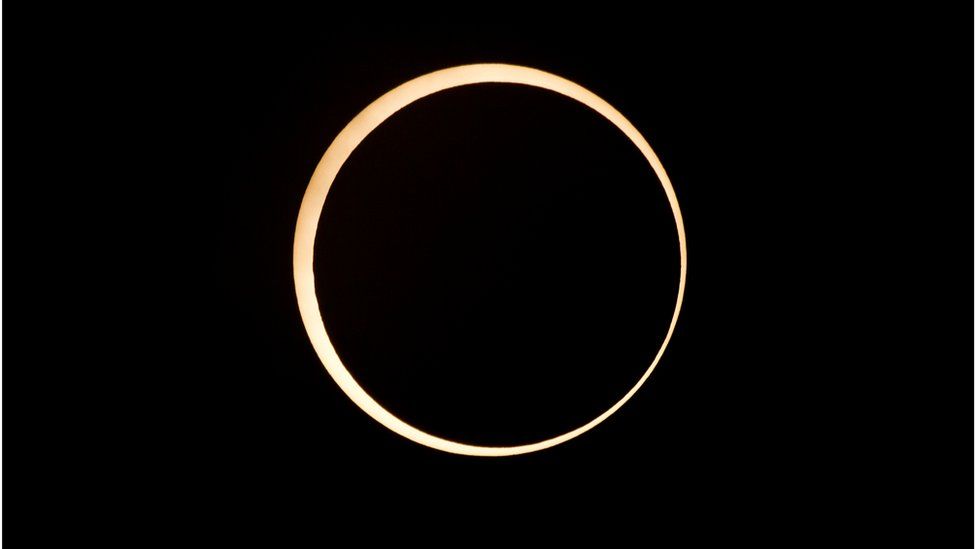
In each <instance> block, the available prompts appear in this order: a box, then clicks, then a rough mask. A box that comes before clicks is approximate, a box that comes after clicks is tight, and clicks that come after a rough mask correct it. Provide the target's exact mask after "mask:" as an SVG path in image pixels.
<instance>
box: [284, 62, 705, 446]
mask: <svg viewBox="0 0 976 549" xmlns="http://www.w3.org/2000/svg"><path fill="white" fill-rule="evenodd" d="M482 83H507V84H523V85H526V86H533V87H536V88H542V89H546V90H550V91H553V92H556V93H559V94H561V95H564V96H566V97H569V98H571V99H575V100H576V101H579V102H580V103H582V104H584V105H586V106H587V107H590V108H591V109H593V110H594V111H596V112H597V113H599V114H600V115H602V116H603V117H604V118H606V119H607V120H609V121H610V122H611V123H613V125H614V126H616V127H617V128H618V129H619V130H620V131H622V132H623V133H624V135H626V136H627V137H628V138H629V139H630V140H631V141H632V142H633V143H634V145H636V146H637V148H638V149H639V150H640V152H641V153H642V154H643V155H644V157H645V158H646V159H647V162H648V164H650V166H651V168H652V169H653V170H654V173H656V174H657V177H658V179H660V181H661V185H662V186H663V187H664V191H665V193H666V194H667V197H668V202H669V203H670V204H671V211H672V212H673V213H674V221H675V225H676V226H677V228H678V243H679V246H680V255H681V276H680V280H679V282H678V295H677V299H676V300H675V305H674V313H673V315H672V317H671V325H670V326H669V327H668V333H667V335H666V336H665V338H664V342H663V343H662V344H661V348H660V349H659V350H658V352H657V354H656V355H655V356H654V360H653V361H652V362H651V365H650V366H649V367H648V368H647V370H646V371H645V372H644V374H643V375H642V376H641V378H640V380H638V381H637V384H636V385H634V386H633V388H631V389H630V391H628V392H627V394H625V395H624V396H623V398H621V399H620V400H618V401H617V403H616V404H614V405H613V406H611V407H610V408H609V409H608V410H606V411H605V412H603V413H602V414H600V415H599V416H597V417H596V418H594V419H592V420H590V421H589V422H588V423H586V424H585V425H582V426H580V427H577V428H576V429H573V430H572V431H569V432H566V433H563V434H561V435H558V436H555V437H552V438H548V439H545V440H540V441H538V442H534V443H531V444H524V445H519V446H477V445H473V444H463V443H460V442H455V441H452V440H448V439H445V438H440V437H437V436H434V435H431V434H430V433H427V432H424V431H421V430H420V429H417V428H416V427H414V426H412V425H410V424H408V423H406V422H404V421H403V420H401V419H400V418H398V417H397V416H395V415H393V414H392V413H391V412H390V411H388V410H387V409H386V408H383V407H382V406H381V405H380V404H379V403H378V402H376V401H375V400H373V398H372V397H371V396H369V394H367V393H366V391H365V390H364V389H363V388H362V387H361V386H360V385H359V384H358V383H357V382H356V380H355V379H354V378H353V376H352V374H350V373H349V370H347V369H346V367H345V365H343V363H342V361H341V360H340V359H339V355H338V354H337V353H336V350H335V347H334V346H333V345H332V341H331V340H330V339H329V335H328V333H327V332H326V330H325V323H324V321H323V320H322V314H321V310H320V309H319V302H318V298H317V297H316V295H315V273H314V272H313V268H312V267H313V253H314V248H315V233H316V231H317V229H318V225H319V218H320V217H321V215H322V208H323V206H324V205H325V199H326V196H327V195H328V193H329V188H330V187H331V186H332V182H333V181H335V178H336V175H337V174H338V173H339V170H340V169H341V168H342V165H343V163H345V161H346V160H347V159H348V158H349V155H351V154H352V152H353V150H355V149H356V147H357V146H359V144H360V143H362V141H363V139H365V138H366V136H367V135H369V134H370V132H372V131H373V130H374V129H376V128H377V127H378V126H379V125H380V124H382V123H383V122H384V121H385V120H386V119H387V118H389V117H390V116H392V115H393V114H394V113H396V112H397V111H399V110H400V109H402V108H404V107H406V106H407V105H409V104H411V103H413V102H414V101H417V100H418V99H421V98H423V97H426V96H428V95H431V94H434V93H437V92H440V91H443V90H447V89H450V88H456V87H459V86H468V85H471V84H482ZM294 270H295V291H296V294H297V296H298V308H299V311H300V313H301V315H302V321H303V322H304V323H305V330H306V331H307V332H308V337H309V339H310V340H311V341H312V346H313V347H314V348H315V352H316V353H317V354H318V356H319V359H320V360H321V361H322V364H323V365H325V369H326V371H328V372H329V375H331V376H332V379H334V380H335V382H336V383H337V384H338V385H339V388H340V389H342V391H343V392H344V393H345V394H346V396H348V397H349V398H350V399H352V401H353V402H354V403H356V405H357V406H359V407H360V408H362V410H363V411H364V412H366V413H367V414H369V416H370V417H372V418H373V419H375V420H376V421H378V422H380V423H381V424H382V425H383V426H385V427H387V428H388V429H390V430H391V431H393V432H395V433H397V434H398V435H401V436H403V437H405V438H408V439H410V440H412V441H414V442H416V443H419V444H423V445H424V446H428V447H430V448H434V449H437V450H441V451H444V452H450V453H454V454H464V455H470V456H512V455H517V454H526V453H529V452H535V451H538V450H544V449H546V448H551V447H553V446H556V445H557V444H561V443H563V442H566V441H567V440H570V439H573V438H575V437H578V436H579V435H581V434H583V433H585V432H587V431H589V430H590V429H592V428H594V427H596V426H597V425H599V424H600V423H601V422H603V420H605V419H607V418H608V417H610V415H611V414H613V413H614V412H616V411H617V410H619V409H620V407H621V406H623V405H624V403H626V402H627V401H628V400H630V398H631V397H632V396H634V393H636V392H637V390H638V389H640V388H641V386H642V385H643V384H644V382H645V381H647V378H648V376H650V375H651V372H652V371H653V370H654V367H655V366H657V363H658V362H659V361H660V360H661V356H662V355H663V354H664V349H665V348H666V347H667V346H668V342H669V341H670V340H671V335H672V334H673V333H674V327H675V324H676V323H677V322H678V312H679V311H680V310H681V301H682V298H683V296H684V290H685V278H686V272H687V250H686V244H685V228H684V222H683V221H682V218H681V210H680V209H679V207H678V199H677V197H676V196H675V194H674V188H673V187H672V186H671V180H670V179H668V174H667V173H666V172H665V171H664V166H662V165H661V161H660V160H659V159H658V157H657V155H656V154H654V151H653V150H652V149H651V146H650V145H649V144H648V143H647V140H646V139H644V137H643V136H642V135H641V134H640V132H638V131H637V128H635V127H634V125H633V124H631V123H630V121H628V120H627V119H626V118H625V117H624V115H622V114H620V112H618V111H617V110H616V109H614V108H613V107H612V106H611V105H610V104H609V103H607V102H606V101H604V100H603V99H601V98H600V97H598V96H597V95H596V94H594V93H593V92H591V91H589V90H587V89H586V88H583V87H582V86H580V85H578V84H576V83H574V82H571V81H569V80H566V79H565V78H562V77H559V76H556V75H554V74H551V73H548V72H544V71H541V70H538V69H533V68H529V67H522V66H517V65H506V64H497V63H490V64H476V65H462V66H458V67H451V68H448V69H443V70H439V71H435V72H431V73H428V74H425V75H423V76H420V77H417V78H414V79H413V80H410V81H409V82H406V83H404V84H401V85H400V86H397V87H396V88H394V89H392V90H390V91H389V92H387V93H386V94H384V95H383V96H381V97H380V98H379V99H377V100H376V101H373V102H372V103H371V104H370V105H369V106H367V107H366V108H365V109H363V111H362V112H360V113H359V114H358V115H356V117H355V118H353V119H352V121H351V122H349V124H347V125H346V127H345V128H343V130H342V131H341V132H339V135H337V136H336V138H335V140H334V141H333V142H332V144H331V145H330V146H329V148H328V149H327V150H326V151H325V154H324V155H323V156H322V159H321V160H320V161H319V164H318V166H317V167H316V168H315V172H314V173H313V174H312V179H311V180H310V181H309V183H308V188H307V189H306V190H305V196H304V198H303V199H302V205H301V209H300V210H299V212H298V224H297V227H296V229H295V247H294Z"/></svg>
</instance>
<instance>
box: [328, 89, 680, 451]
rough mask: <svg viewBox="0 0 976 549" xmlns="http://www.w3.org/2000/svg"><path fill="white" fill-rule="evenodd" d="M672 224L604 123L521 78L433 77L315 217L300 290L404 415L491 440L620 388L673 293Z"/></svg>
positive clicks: (524, 431) (348, 361)
mask: <svg viewBox="0 0 976 549" xmlns="http://www.w3.org/2000/svg"><path fill="white" fill-rule="evenodd" d="M679 265H680V264H679V255H678V240H677V230H676V228H675V223H674V218H673V215H672V212H671V209H670V206H669V205H668V201H667V198H666V196H665V194H664V190H663V188H662V186H661V184H660V182H659V181H658V179H657V177H656V175H655V174H654V172H653V170H652V169H651V167H650V166H649V165H648V163H647V160H646V159H645V158H644V157H643V156H642V155H641V153H640V152H639V151H638V150H637V148H636V147H635V146H634V144H633V143H632V142H631V141H630V140H629V139H628V138H627V137H626V136H624V135H623V134H622V133H621V132H620V131H619V130H618V129H617V128H616V127H614V126H613V125H612V124H611V123H610V122H609V121H607V120H606V119H604V118H603V117H602V116H600V115H599V114H598V113H596V112H594V111H592V110H590V109H589V108H587V107H586V106H584V105H582V104H580V103H578V102H576V101H574V100H572V99H569V98H566V97H563V96H561V95H558V94H556V93H553V92H549V91H546V90H541V89H537V88H532V87H527V86H518V85H503V84H479V85H473V86H464V87H461V88H455V89H451V90H447V91H443V92H440V93H437V94H435V95H433V96H430V97H427V98H425V99H422V100H420V101H417V102H415V103H413V104H411V105H409V106H408V107H406V108H405V109H403V110H402V111H400V112H398V113H397V114H395V115H394V116H392V117H390V118H389V119H388V120H387V121H385V122H384V123H383V124H382V125H380V127H379V128H377V129H376V130H375V131H373V133H372V134H370V135H369V136H368V137H367V138H366V139H365V140H364V141H363V142H362V143H361V144H360V146H359V147H358V148H357V149H356V150H355V151H354V152H353V154H352V156H351V157H350V158H349V160H348V161H347V162H346V163H345V165H344V166H343V167H342V169H341V170H340V172H339V174H338V176H337V178H336V180H335V182H334V184H333V186H332V188H331V190H330V192H329V196H328V199H327V201H326V204H325V208H324V210H323V215H322V217H321V219H320V221H319V228H318V238H317V240H316V244H315V273H316V292H317V295H318V299H319V303H320V307H321V311H322V315H323V318H324V321H325V325H326V329H327V331H328V333H329V337H330V338H331V340H332V342H333V344H334V346H335V348H336V351H337V352H338V354H339V357H340V358H341V359H342V361H343V363H344V364H345V365H346V367H347V368H348V369H349V371H350V372H351V373H352V375H353V376H354V377H355V378H356V380H357V382H358V383H360V385H362V387H363V388H364V389H365V390H366V392H367V393H369V394H370V395H371V396H372V397H373V398H375V399H376V400H377V401H378V402H379V403H380V404H381V405H382V406H384V407H385V408H387V409H388V410H390V411H391V412H392V413H393V414H394V415H396V416H398V417H400V418H401V419H403V420H404V421H406V422H408V423H410V424H412V425H414V426H415V427H417V428H419V429H421V430H424V431H427V432H429V433H431V434H433V435H437V436H441V437H444V438H448V439H451V440H456V441H459V442H466V443H471V444H478V445H486V446H496V445H505V446H508V445H518V444H525V443H530V442H535V441H538V440H542V439H546V438H550V437H553V436H556V435H559V434H561V433H564V432H566V431H569V430H571V429H573V428H576V427H579V426H580V425H582V424H584V423H586V422H588V421H589V420H591V419H593V418H594V417H596V416H597V415H599V414H600V413H602V412H604V411H605V410H606V409H607V408H609V407H610V406H612V405H613V404H614V403H615V402H616V401H618V400H619V399H620V398H621V397H622V396H623V395H624V394H625V393H626V392H627V391H628V390H629V389H630V388H631V387H633V385H634V384H635V383H636V382H637V380H638V379H639V378H640V376H641V375H642V374H643V373H644V371H645V370H646V369H647V367H648V366H649V365H650V363H651V361H652V360H653V358H654V355H655V353H656V352H657V351H658V349H659V348H660V346H661V344H662V342H663V339H664V336H665V334H666V333H667V329H668V326H669V324H670V321H671V316H672V313H673V311H674V305H675V298H676V295H677V286H678V275H679Z"/></svg>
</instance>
